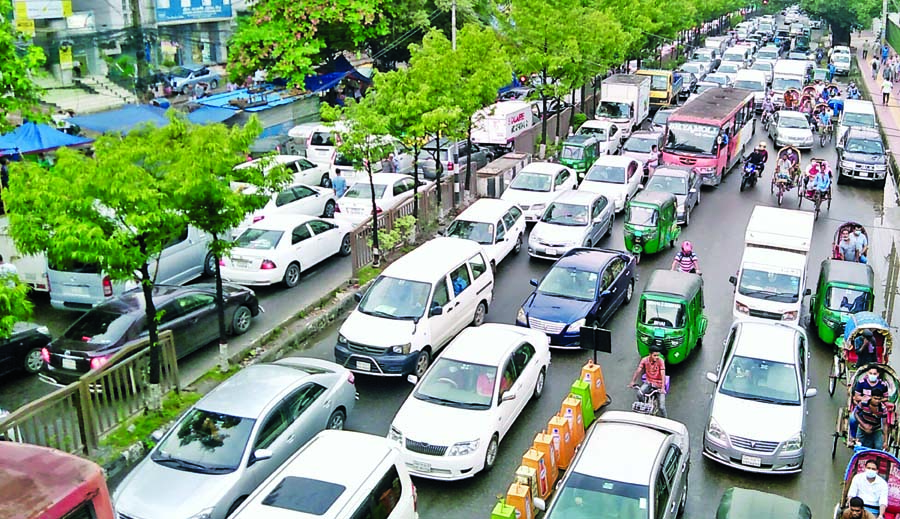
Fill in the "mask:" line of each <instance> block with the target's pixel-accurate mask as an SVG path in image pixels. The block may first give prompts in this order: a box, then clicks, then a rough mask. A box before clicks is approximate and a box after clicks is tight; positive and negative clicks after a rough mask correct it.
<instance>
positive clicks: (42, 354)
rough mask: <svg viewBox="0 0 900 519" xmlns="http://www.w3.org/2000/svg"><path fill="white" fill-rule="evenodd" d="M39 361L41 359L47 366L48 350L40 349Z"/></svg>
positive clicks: (48, 362)
mask: <svg viewBox="0 0 900 519" xmlns="http://www.w3.org/2000/svg"><path fill="white" fill-rule="evenodd" d="M41 359H43V360H44V362H46V363H47V364H50V350H48V349H47V348H41Z"/></svg>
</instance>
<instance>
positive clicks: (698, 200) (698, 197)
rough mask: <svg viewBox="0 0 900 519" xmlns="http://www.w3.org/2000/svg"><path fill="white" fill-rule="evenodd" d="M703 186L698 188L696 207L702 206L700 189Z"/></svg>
mask: <svg viewBox="0 0 900 519" xmlns="http://www.w3.org/2000/svg"><path fill="white" fill-rule="evenodd" d="M701 187H702V186H697V203H696V204H694V205H700V188H701Z"/></svg>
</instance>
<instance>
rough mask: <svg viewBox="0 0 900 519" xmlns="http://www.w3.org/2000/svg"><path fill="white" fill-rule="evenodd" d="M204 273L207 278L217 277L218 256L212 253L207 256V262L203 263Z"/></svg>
mask: <svg viewBox="0 0 900 519" xmlns="http://www.w3.org/2000/svg"><path fill="white" fill-rule="evenodd" d="M203 273H204V274H206V275H207V276H215V275H216V256H215V255H214V254H213V253H212V252H209V253H207V254H206V260H205V261H204V262H203Z"/></svg>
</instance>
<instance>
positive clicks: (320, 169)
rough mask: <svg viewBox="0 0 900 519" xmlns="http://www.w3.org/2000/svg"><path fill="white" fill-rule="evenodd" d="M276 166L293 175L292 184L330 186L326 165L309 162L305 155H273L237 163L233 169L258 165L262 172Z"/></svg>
mask: <svg viewBox="0 0 900 519" xmlns="http://www.w3.org/2000/svg"><path fill="white" fill-rule="evenodd" d="M277 166H284V167H285V168H287V170H288V171H290V172H291V174H292V175H293V179H292V180H291V182H292V183H294V184H306V185H307V186H322V187H331V176H330V174H329V173H328V166H322V165H319V164H314V163H312V162H310V161H309V160H308V159H307V158H306V157H301V156H299V155H273V156H271V157H262V158H258V159H254V160H251V161H249V162H245V163H243V164H238V165H237V166H235V167H234V169H243V168H250V167H260V168H262V170H263V173H266V172H268V171H271V170H272V169H274V168H276V167H277Z"/></svg>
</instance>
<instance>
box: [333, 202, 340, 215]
mask: <svg viewBox="0 0 900 519" xmlns="http://www.w3.org/2000/svg"><path fill="white" fill-rule="evenodd" d="M334 212H336V213H339V212H341V206H339V205H337V204H334Z"/></svg>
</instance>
